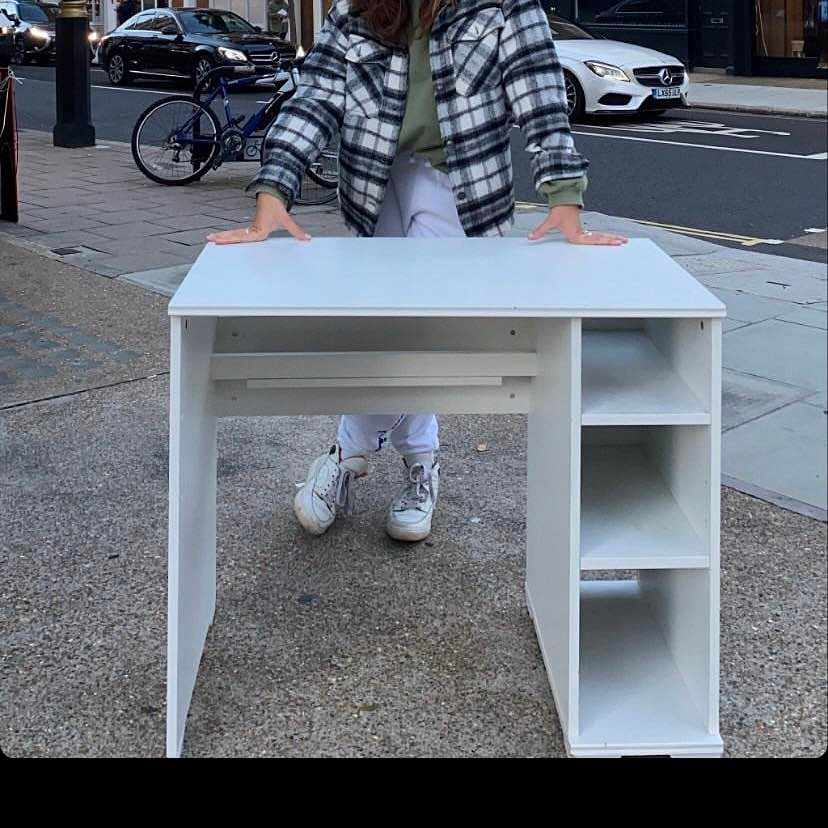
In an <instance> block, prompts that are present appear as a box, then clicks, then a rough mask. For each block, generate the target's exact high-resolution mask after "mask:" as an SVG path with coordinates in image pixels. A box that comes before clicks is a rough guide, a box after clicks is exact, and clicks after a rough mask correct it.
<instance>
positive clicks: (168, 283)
mask: <svg viewBox="0 0 828 828" xmlns="http://www.w3.org/2000/svg"><path fill="white" fill-rule="evenodd" d="M189 270H190V265H189V264H185V265H176V266H175V267H161V268H157V269H155V270H144V271H139V272H137V273H124V274H122V275H121V276H119V277H118V278H119V279H123V280H124V281H125V282H132V283H133V284H135V285H141V286H142V287H145V288H148V289H149V290H151V291H153V292H155V293H160V294H162V295H164V296H172V295H173V294H174V293H175V291H176V290H177V289H178V286H179V285H180V284H181V283H182V282H183V281H184V277H185V276H186V275H187V272H188V271H189Z"/></svg>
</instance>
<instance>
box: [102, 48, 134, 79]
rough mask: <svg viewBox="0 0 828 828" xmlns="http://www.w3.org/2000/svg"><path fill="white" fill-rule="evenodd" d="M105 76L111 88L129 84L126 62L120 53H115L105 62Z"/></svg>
mask: <svg viewBox="0 0 828 828" xmlns="http://www.w3.org/2000/svg"><path fill="white" fill-rule="evenodd" d="M106 75H107V77H108V78H109V82H110V83H111V84H112V85H113V86H124V85H126V84H128V83H129V72H128V71H127V67H126V61H125V60H124V56H123V55H122V54H120V52H115V54H114V55H112V56H111V57H110V58H109V60H108V61H107V63H106Z"/></svg>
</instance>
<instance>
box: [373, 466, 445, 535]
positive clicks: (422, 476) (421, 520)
mask: <svg viewBox="0 0 828 828" xmlns="http://www.w3.org/2000/svg"><path fill="white" fill-rule="evenodd" d="M431 457H432V455H422V454H419V455H413V456H412V457H408V458H406V472H407V476H408V482H407V483H406V484H405V487H404V488H403V489H402V491H401V492H400V493H399V495H397V497H396V498H394V502H393V503H392V504H391V506H390V507H389V509H388V522H387V524H386V531H387V532H388V534H389V535H390V536H391V537H392V538H394V539H395V540H401V541H420V540H423V539H424V538H427V537H428V536H429V535H430V534H431V519H432V518H433V517H434V509H435V507H436V506H437V492H438V489H439V487H440V465H439V463H434V464H433V465H432V460H431Z"/></svg>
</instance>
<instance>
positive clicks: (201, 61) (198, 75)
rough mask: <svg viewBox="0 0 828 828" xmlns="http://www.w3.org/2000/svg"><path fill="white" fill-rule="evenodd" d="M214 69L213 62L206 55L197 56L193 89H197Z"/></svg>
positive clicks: (194, 65)
mask: <svg viewBox="0 0 828 828" xmlns="http://www.w3.org/2000/svg"><path fill="white" fill-rule="evenodd" d="M212 69H213V61H212V60H210V58H209V57H207V56H206V55H196V59H195V62H194V63H193V77H192V79H193V88H195V87H197V86H198V85H199V83H201V81H202V79H203V78H204V76H205V75H206V74H207V73H208V72H210V71H212Z"/></svg>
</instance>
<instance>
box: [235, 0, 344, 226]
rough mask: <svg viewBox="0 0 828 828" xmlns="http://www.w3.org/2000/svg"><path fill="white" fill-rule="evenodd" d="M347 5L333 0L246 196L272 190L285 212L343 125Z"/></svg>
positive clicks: (268, 138) (266, 143)
mask: <svg viewBox="0 0 828 828" xmlns="http://www.w3.org/2000/svg"><path fill="white" fill-rule="evenodd" d="M347 5H348V0H336V2H334V4H333V5H332V6H331V9H330V11H329V12H328V14H327V15H326V17H325V22H324V24H323V25H322V28H321V30H320V31H319V34H318V36H317V40H316V43H314V45H313V48H312V49H310V51H309V52H308V53H307V55H306V56H305V60H304V63H303V65H302V69H301V73H300V77H299V85H298V88H297V90H296V93H295V94H294V95H293V96H292V97H291V98H290V99H289V100H287V101H286V102H285V103H284V105H283V106H282V108H281V110H280V111H279V115H278V117H277V118H276V120H275V121H274V122H273V125H272V126H271V127H270V129H269V130H268V132H267V135H266V137H265V154H264V158H265V160H264V163H263V164H262V167H261V169H260V170H259V173H258V174H257V175H256V177H255V178H254V179H253V181H251V182H250V184H248V185H247V187H246V188H245V192H246V193H248V194H250V195H255V194H256V193H258V192H265V191H268V190H269V191H270V192H273V190H277V191H278V192H280V193H281V194H282V196H283V201H284V202H285V205H286V207H287V209H288V210H290V208H291V207H292V206H293V202H294V200H295V199H296V195H297V193H298V192H299V186H300V184H301V181H302V176H303V175H304V174H305V171H306V170H307V168H308V167H309V166H310V165H311V164H312V163H313V162H314V161H315V160H316V159H317V157H318V156H319V154H320V153H321V152H322V150H323V149H324V148H325V147H326V146H327V145H328V144H329V143H330V142H331V140H332V139H333V138H334V136H335V135H336V134H337V132H338V131H339V129H340V127H341V126H342V118H343V113H344V109H345V67H346V63H345V52H346V51H347V49H348V36H347V34H346V33H345V23H346V20H347ZM263 185H267V186H263Z"/></svg>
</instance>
